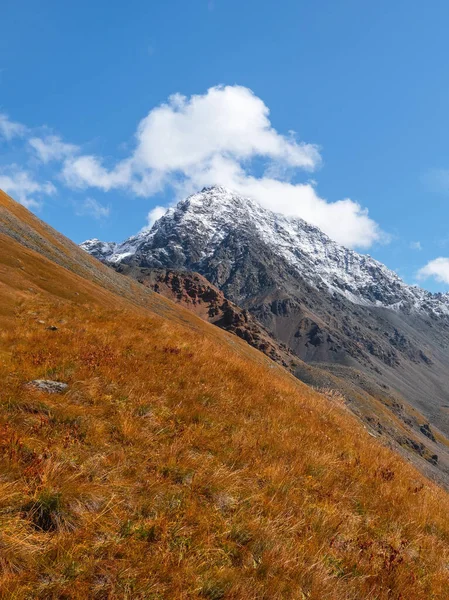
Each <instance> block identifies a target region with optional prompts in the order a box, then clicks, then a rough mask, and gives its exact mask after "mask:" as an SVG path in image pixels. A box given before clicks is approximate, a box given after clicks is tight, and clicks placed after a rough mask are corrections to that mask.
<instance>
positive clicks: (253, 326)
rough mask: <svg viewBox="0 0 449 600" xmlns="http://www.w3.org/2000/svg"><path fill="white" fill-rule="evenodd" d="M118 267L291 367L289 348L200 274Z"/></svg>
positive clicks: (124, 272)
mask: <svg viewBox="0 0 449 600" xmlns="http://www.w3.org/2000/svg"><path fill="white" fill-rule="evenodd" d="M114 267H115V269H116V270H117V271H118V272H119V273H123V274H125V275H129V276H131V277H133V278H134V279H136V280H137V281H138V282H139V283H141V284H143V285H145V286H147V287H149V288H151V289H152V290H153V291H155V292H157V293H159V294H162V295H163V296H165V297H166V298H170V299H171V300H175V301H176V302H179V303H181V304H183V305H184V306H185V307H186V308H188V309H190V310H192V311H193V312H195V313H196V314H198V315H199V316H200V317H202V318H203V319H205V320H207V321H209V322H210V323H213V324H214V325H217V326H218V327H220V328H221V329H225V330H226V331H229V332H230V333H234V334H235V335H237V336H238V337H240V338H242V339H243V340H245V341H246V342H248V344H250V345H251V346H253V347H254V348H257V349H258V350H260V351H261V352H263V353H264V354H266V355H267V356H269V357H270V358H272V359H273V360H275V361H276V362H278V363H280V364H282V365H283V366H290V363H291V361H292V359H293V358H294V356H293V354H292V353H291V352H290V351H289V350H288V348H287V347H286V346H285V345H284V344H282V343H279V342H277V341H276V340H274V339H273V338H272V336H271V335H270V334H269V332H268V331H267V330H266V329H265V328H264V327H262V326H261V325H260V323H259V322H258V321H257V320H256V319H255V318H254V317H253V316H252V315H251V313H250V312H249V311H247V310H244V309H241V308H240V307H238V306H237V305H235V304H234V303H233V302H230V301H229V300H228V299H227V298H225V296H224V294H223V292H221V291H220V290H219V289H218V288H217V287H215V286H214V285H212V284H211V283H209V282H208V281H207V279H205V278H204V277H202V276H201V275H199V274H198V273H192V272H190V271H174V270H171V269H147V268H145V267H132V266H130V265H126V264H123V263H121V264H116V265H114Z"/></svg>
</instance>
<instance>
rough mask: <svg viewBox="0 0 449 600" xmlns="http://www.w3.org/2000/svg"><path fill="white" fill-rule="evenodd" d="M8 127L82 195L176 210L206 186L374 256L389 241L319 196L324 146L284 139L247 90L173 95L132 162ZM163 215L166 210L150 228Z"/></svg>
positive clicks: (141, 127)
mask: <svg viewBox="0 0 449 600" xmlns="http://www.w3.org/2000/svg"><path fill="white" fill-rule="evenodd" d="M1 119H2V115H0V134H2V135H3V136H4V137H6V136H8V137H9V139H10V138H11V137H12V136H19V135H23V136H24V137H25V143H26V147H27V148H28V150H30V149H31V151H32V153H33V156H34V167H35V166H36V164H37V165H40V168H41V169H42V170H43V172H45V170H47V171H48V170H49V169H50V167H51V168H52V169H54V167H55V165H56V168H57V169H58V172H57V174H56V175H55V177H56V178H57V179H58V180H59V181H61V182H62V183H63V184H65V185H66V186H67V187H69V188H71V189H72V190H75V191H78V192H79V191H85V190H91V189H97V190H101V191H102V192H110V191H113V190H122V191H125V192H128V193H130V194H134V195H136V196H141V197H144V198H150V197H151V196H153V195H154V194H156V193H159V192H165V193H167V195H168V196H169V197H170V196H171V198H172V202H175V201H177V200H179V199H181V198H183V197H185V196H186V195H187V194H189V193H192V192H196V191H198V189H201V188H202V187H204V186H208V185H224V186H226V187H228V188H230V189H233V190H235V191H236V192H238V193H240V194H242V195H244V196H248V197H251V198H253V199H255V200H257V201H258V202H260V203H261V204H262V205H263V206H264V207H266V208H269V209H271V210H273V211H276V212H279V213H282V214H286V215H290V216H298V217H302V218H303V219H305V220H306V221H309V222H310V223H312V224H314V225H316V226H318V227H320V228H321V229H322V230H323V231H324V232H325V233H327V234H328V235H329V236H330V237H332V238H333V239H334V240H336V241H337V242H339V243H341V244H344V245H346V246H349V247H358V248H369V247H370V246H371V245H372V244H373V243H375V242H381V241H385V240H386V236H385V235H384V234H383V232H382V231H381V229H380V227H379V226H378V225H377V223H376V222H375V221H374V220H373V219H372V218H371V217H370V216H369V214H368V210H367V209H366V208H364V207H363V206H361V205H360V204H359V203H358V202H356V201H354V200H352V199H350V198H343V199H340V200H337V201H328V200H326V199H324V198H322V197H320V196H319V194H318V192H317V188H316V184H315V182H311V181H310V180H308V178H309V177H310V174H311V173H312V172H313V171H314V170H316V169H317V168H318V167H319V166H320V165H321V162H322V160H321V155H320V150H319V147H318V146H317V145H316V144H313V143H307V142H305V141H303V140H301V139H300V138H299V137H298V136H297V135H296V134H295V133H294V132H291V131H290V132H288V133H287V134H286V135H284V134H283V133H280V132H279V131H277V130H276V129H275V128H274V127H273V125H272V123H271V121H270V111H269V108H268V107H267V106H266V104H265V103H264V102H263V100H262V99H261V98H259V97H257V96H256V95H255V94H254V93H253V92H252V91H251V90H250V89H248V88H246V87H243V86H238V85H233V86H230V85H228V86H215V87H211V88H210V89H208V90H207V91H206V92H205V93H204V94H195V95H192V96H190V97H187V96H183V95H181V94H173V95H172V96H170V97H169V98H168V100H167V101H166V102H164V103H162V104H160V105H159V106H157V107H155V108H153V109H152V110H150V111H149V113H148V114H147V115H146V116H145V117H144V118H143V119H142V120H141V121H140V123H138V125H137V127H136V132H135V135H134V145H133V148H132V150H131V151H130V152H129V155H128V156H126V157H125V158H124V159H121V160H115V161H114V160H112V161H111V159H110V158H108V159H107V160H106V159H104V158H102V157H101V156H98V155H94V154H87V153H85V154H83V152H82V149H81V148H80V147H79V146H77V145H75V144H71V143H68V142H66V141H63V140H62V139H61V138H60V137H59V136H57V135H54V134H51V135H49V134H47V135H45V136H37V135H36V134H35V133H34V134H33V132H31V131H30V130H28V129H26V128H23V126H21V125H20V124H18V123H13V122H12V121H10V120H9V119H7V118H6V117H5V116H4V115H3V120H1ZM47 130H48V128H47ZM36 158H37V159H38V160H37V161H36V160H35V159H36ZM304 178H306V180H305V181H304ZM301 180H302V181H301ZM10 187H11V186H10ZM93 195H94V194H93ZM89 197H90V194H89ZM22 198H25V197H24V196H22ZM91 208H92V207H91ZM164 208H166V207H164ZM83 210H85V208H83ZM161 211H162V208H161V207H157V210H156V211H155V212H154V213H153V212H151V213H150V215H149V221H150V222H151V221H152V220H153V218H154V215H155V214H156V213H158V214H160V213H161ZM94 212H95V211H93V210H90V213H91V214H94ZM95 214H98V213H95Z"/></svg>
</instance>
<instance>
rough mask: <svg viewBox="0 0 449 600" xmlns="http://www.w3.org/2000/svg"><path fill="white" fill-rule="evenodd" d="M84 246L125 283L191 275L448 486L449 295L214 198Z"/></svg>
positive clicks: (301, 228) (299, 226) (247, 204)
mask: <svg viewBox="0 0 449 600" xmlns="http://www.w3.org/2000/svg"><path fill="white" fill-rule="evenodd" d="M81 246H82V248H84V249H85V250H86V251H87V252H89V253H91V254H92V255H93V256H95V257H97V258H99V259H100V260H101V261H103V262H104V263H106V264H109V265H110V266H112V267H113V268H115V269H118V268H120V269H121V270H123V271H126V272H130V273H131V274H133V273H136V272H137V271H138V270H139V269H145V270H146V271H147V272H148V271H149V270H156V271H157V270H158V269H171V270H177V271H178V272H179V271H182V272H185V271H191V272H199V273H200V274H201V275H203V276H204V277H205V278H206V279H207V280H208V281H209V282H210V284H211V285H214V286H216V287H218V288H219V289H220V290H221V292H222V293H223V294H224V296H225V297H226V298H227V299H228V300H229V301H231V302H233V303H234V304H236V305H237V306H239V307H240V308H241V310H243V311H245V312H246V313H247V314H249V315H251V317H252V319H253V320H255V322H257V323H258V324H259V326H260V327H262V328H263V329H264V330H266V331H267V332H268V333H269V334H270V336H271V338H272V339H274V340H275V341H276V342H277V343H278V344H279V345H282V347H283V348H285V349H286V350H287V351H288V354H289V356H290V357H292V358H293V359H294V361H296V363H295V362H294V361H293V362H294V364H293V366H292V367H291V370H292V372H294V374H295V375H296V376H297V377H298V378H299V379H301V380H303V381H306V382H307V383H309V384H312V385H314V386H318V387H323V384H322V383H319V382H321V381H325V382H326V383H325V386H330V387H332V388H334V389H336V390H337V391H339V392H342V393H343V394H344V395H345V397H346V398H347V399H348V400H350V405H351V408H352V409H353V410H354V411H355V412H356V414H358V415H359V416H361V417H362V418H363V419H364V420H365V422H366V423H367V425H369V426H370V427H371V428H372V429H373V431H374V432H375V433H376V434H379V435H383V436H385V437H386V438H388V439H390V440H392V442H393V443H394V444H395V446H396V447H397V446H399V447H401V448H403V449H404V450H406V451H408V452H410V453H411V455H413V460H415V462H416V464H418V465H419V466H420V468H421V469H423V470H424V471H425V472H426V473H428V472H433V473H434V474H436V476H437V477H438V478H440V479H442V480H443V481H444V482H445V484H446V485H449V412H448V406H449V392H448V390H449V377H448V373H449V353H448V348H449V295H448V294H431V293H429V292H428V291H426V290H423V289H420V288H418V287H415V286H409V285H407V284H405V283H404V282H403V281H402V280H401V279H400V278H399V277H398V275H397V274H396V273H394V272H392V271H390V270H389V269H388V268H387V267H386V266H385V265H382V264H381V263H379V262H378V261H376V260H374V259H373V258H372V257H370V256H368V255H361V254H358V253H356V252H354V251H352V250H349V249H347V248H344V247H343V246H340V245H339V244H337V243H335V242H334V241H332V240H331V239H330V238H329V237H328V236H326V235H325V234H324V233H323V232H322V231H320V230H319V229H318V228H317V227H314V226H312V225H310V224H308V223H306V222H305V221H303V220H302V219H298V218H289V217H285V216H283V215H280V214H277V213H274V212H271V211H269V210H266V209H264V208H262V207H261V206H260V205H259V204H257V202H255V201H254V200H251V199H249V198H243V197H242V196H239V195H238V194H236V193H234V192H232V191H230V190H227V189H226V188H222V187H211V188H205V189H204V190H202V191H201V192H198V193H196V194H193V195H192V196H190V197H188V198H186V199H185V200H182V201H180V202H179V203H178V204H177V205H176V206H175V207H173V208H171V209H170V210H169V211H168V212H167V213H166V214H165V215H164V216H163V217H161V218H160V219H159V220H158V221H157V222H156V223H155V224H154V225H153V227H152V228H151V229H150V230H148V231H143V232H141V233H139V234H138V235H136V236H133V237H131V238H129V239H128V240H125V241H124V242H123V243H121V244H114V243H103V242H100V241H98V240H90V241H87V242H85V243H84V244H82V245H81ZM286 362H287V363H288V364H289V365H292V363H291V360H290V359H289V360H287V361H286ZM304 362H305V363H307V365H308V368H307V369H306V368H305V366H304ZM433 467H436V469H435V468H433Z"/></svg>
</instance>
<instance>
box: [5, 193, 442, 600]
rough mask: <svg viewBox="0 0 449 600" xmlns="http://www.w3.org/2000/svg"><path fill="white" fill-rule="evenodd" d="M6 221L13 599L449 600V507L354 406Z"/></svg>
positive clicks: (58, 241) (9, 594)
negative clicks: (52, 386)
mask: <svg viewBox="0 0 449 600" xmlns="http://www.w3.org/2000/svg"><path fill="white" fill-rule="evenodd" d="M0 206H1V212H0V306H1V313H0V322H1V331H0V340H1V342H0V344H1V345H0V370H1V378H2V387H1V410H0V448H1V453H2V462H1V465H0V472H1V479H0V486H1V488H2V493H1V495H0V504H1V512H0V519H1V529H0V532H1V533H0V565H1V574H0V590H1V596H2V597H4V598H42V599H44V598H45V599H52V598H54V599H60V598H67V599H69V598H70V599H72V598H73V599H85V598H101V599H103V598H108V599H109V598H111V599H116V598H117V599H118V598H120V599H121V598H129V599H130V598H132V599H133V600H134V599H144V598H145V599H147V598H152V599H167V600H171V599H175V598H185V599H190V598H199V599H200V598H206V599H210V600H219V599H221V598H231V599H232V598H233V599H240V598H242V599H243V598H245V599H256V598H257V599H262V598H267V599H268V598H269V599H270V600H271V599H279V600H280V599H288V598H292V599H293V598H295V599H297V598H300V599H304V598H305V599H311V600H326V599H328V600H343V599H344V600H351V599H352V600H356V599H357V600H358V599H360V598H364V599H365V598H366V599H371V598H372V599H374V598H375V599H376V600H384V599H385V600H386V599H388V600H391V599H395V600H399V599H402V600H405V599H407V600H408V599H412V598H413V600H425V599H426V600H427V599H429V598H434V599H444V598H446V597H447V589H448V585H449V571H448V569H447V565H448V563H449V518H448V516H447V515H448V514H449V497H448V495H447V494H446V492H444V491H443V490H442V489H440V488H439V487H437V486H436V485H435V484H433V483H431V482H430V481H429V480H427V479H425V478H424V477H423V476H422V475H421V474H420V473H419V472H418V471H417V470H416V469H415V468H414V467H413V466H412V465H410V464H408V463H407V462H406V461H404V459H403V458H401V457H400V456H399V455H398V454H396V453H394V452H392V451H391V450H389V449H388V448H386V447H384V446H382V445H381V444H379V443H378V441H377V440H376V439H374V438H373V437H372V436H371V435H369V433H368V432H367V431H366V430H365V428H364V427H363V425H361V424H360V422H359V421H358V420H357V419H356V418H355V417H354V416H353V415H352V414H351V413H350V412H349V411H348V410H347V408H346V407H345V405H344V403H343V402H342V400H341V398H340V397H339V396H338V395H335V394H328V395H327V396H325V395H323V394H319V393H317V392H315V391H313V390H312V389H311V388H309V387H307V386H306V385H304V384H303V383H301V382H300V381H298V380H297V379H295V378H294V377H293V376H292V375H291V374H289V373H288V372H287V371H285V370H284V369H282V368H281V367H280V366H278V365H277V364H276V363H274V362H273V361H271V360H270V359H269V358H267V357H266V356H265V355H264V354H262V353H260V352H258V351H257V350H255V349H253V348H251V347H250V346H249V345H248V344H247V343H246V342H244V341H243V340H240V339H239V338H238V337H236V336H234V335H231V334H230V333H227V332H225V331H222V330H221V329H219V328H217V327H214V326H212V325H211V324H209V323H206V322H204V321H203V320H201V319H200V318H199V317H198V316H196V315H195V314H193V313H192V312H188V311H187V310H185V309H183V308H182V307H180V306H178V305H176V304H174V303H172V302H170V301H169V300H166V299H165V298H163V297H162V296H160V295H158V294H155V293H153V292H152V291H151V290H149V289H148V288H147V287H145V286H143V285H141V284H139V283H136V282H134V281H132V280H131V279H129V278H125V277H124V276H122V275H120V274H118V273H115V272H114V271H112V270H111V269H109V268H108V267H106V266H104V265H101V264H100V263H99V262H98V261H96V260H95V259H93V258H91V257H89V256H88V255H87V254H86V253H84V252H83V251H82V250H80V249H79V248H77V247H76V246H75V245H74V244H72V243H71V242H69V241H68V240H67V239H66V238H64V237H63V236H61V235H59V234H57V233H56V232H54V231H53V230H52V229H51V228H49V227H48V226H46V225H45V224H43V223H42V222H41V221H39V220H38V219H37V218H35V217H34V216H33V215H31V214H30V213H29V212H28V211H26V210H25V209H24V208H23V207H20V206H19V205H17V204H16V203H14V202H13V201H12V200H11V199H10V198H8V197H7V196H6V195H4V194H1V195H0ZM40 379H44V380H54V381H59V382H63V383H65V384H67V386H68V387H67V388H65V389H64V390H62V391H61V393H49V392H48V391H40V390H39V389H38V388H37V387H36V385H32V384H30V382H33V381H35V380H40Z"/></svg>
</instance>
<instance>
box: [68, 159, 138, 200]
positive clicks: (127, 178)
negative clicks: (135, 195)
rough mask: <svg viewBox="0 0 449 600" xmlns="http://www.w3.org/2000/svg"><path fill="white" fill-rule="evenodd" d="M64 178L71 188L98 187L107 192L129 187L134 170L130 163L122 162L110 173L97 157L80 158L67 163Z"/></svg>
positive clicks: (69, 160)
mask: <svg viewBox="0 0 449 600" xmlns="http://www.w3.org/2000/svg"><path fill="white" fill-rule="evenodd" d="M62 176H63V178H64V180H65V182H66V183H67V185H69V186H70V187H73V188H79V189H84V188H86V187H97V188H100V189H101V190H103V191H105V192H107V191H109V190H111V189H113V188H118V187H129V186H130V185H131V177H132V169H131V163H130V161H122V162H121V163H118V165H117V166H116V167H115V168H114V169H112V170H110V171H108V170H107V169H105V167H103V166H102V164H101V161H100V160H99V159H98V158H97V157H95V156H78V157H74V158H69V159H67V160H66V161H65V163H64V166H63V169H62Z"/></svg>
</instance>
